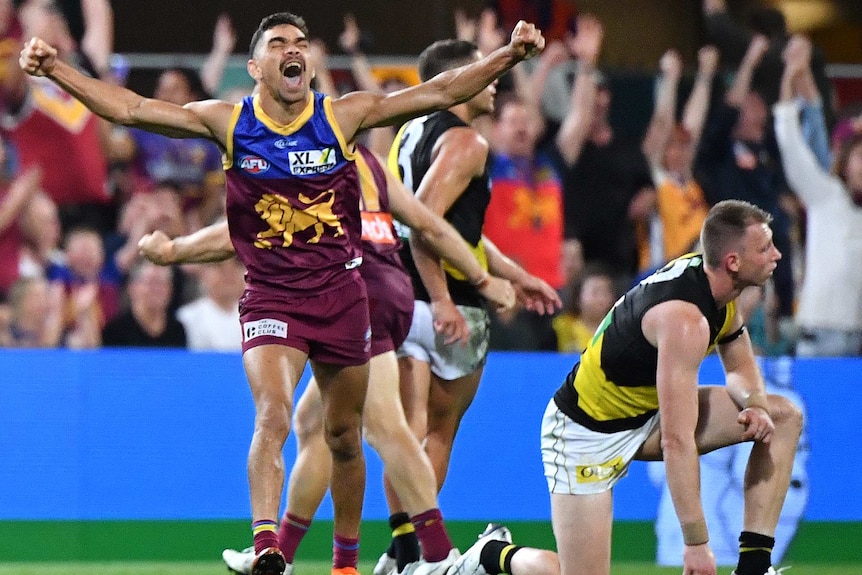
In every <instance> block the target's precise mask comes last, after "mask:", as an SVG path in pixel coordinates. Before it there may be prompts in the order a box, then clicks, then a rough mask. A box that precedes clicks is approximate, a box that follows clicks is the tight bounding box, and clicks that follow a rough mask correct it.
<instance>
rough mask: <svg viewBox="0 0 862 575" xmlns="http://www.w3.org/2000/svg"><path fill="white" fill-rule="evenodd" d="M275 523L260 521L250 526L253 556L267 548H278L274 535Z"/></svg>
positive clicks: (267, 520) (276, 538)
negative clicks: (252, 539) (252, 538)
mask: <svg viewBox="0 0 862 575" xmlns="http://www.w3.org/2000/svg"><path fill="white" fill-rule="evenodd" d="M275 527H276V524H275V521H273V520H272V519H261V520H260V521H255V522H254V523H252V524H251V532H252V534H253V535H254V554H255V555H257V554H258V553H260V552H261V551H263V550H264V549H266V548H267V547H278V536H277V535H276V534H275Z"/></svg>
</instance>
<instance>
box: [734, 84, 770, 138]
mask: <svg viewBox="0 0 862 575" xmlns="http://www.w3.org/2000/svg"><path fill="white" fill-rule="evenodd" d="M767 113H768V110H767V109H766V103H765V102H764V101H763V98H761V97H760V95H759V94H757V93H755V92H749V93H748V95H747V96H746V97H745V100H744V101H743V102H742V107H741V108H740V109H739V118H738V119H737V121H736V129H735V131H734V134H735V136H736V137H737V138H739V139H740V140H746V141H749V142H759V141H761V140H762V139H763V135H764V133H765V130H766V120H767Z"/></svg>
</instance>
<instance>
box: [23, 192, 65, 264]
mask: <svg viewBox="0 0 862 575" xmlns="http://www.w3.org/2000/svg"><path fill="white" fill-rule="evenodd" d="M20 225H21V231H22V232H23V234H24V237H25V238H26V240H27V242H29V243H30V244H31V245H34V246H38V247H39V248H44V249H45V250H48V249H53V248H56V247H57V246H59V245H60V239H61V237H62V234H63V230H62V226H61V224H60V215H59V213H58V212H57V204H55V203H54V200H52V199H51V198H49V197H48V196H46V195H45V194H41V193H40V194H36V195H35V196H33V197H32V198H31V199H30V201H29V202H28V204H27V207H25V208H24V212H23V213H22V214H21V220H20Z"/></svg>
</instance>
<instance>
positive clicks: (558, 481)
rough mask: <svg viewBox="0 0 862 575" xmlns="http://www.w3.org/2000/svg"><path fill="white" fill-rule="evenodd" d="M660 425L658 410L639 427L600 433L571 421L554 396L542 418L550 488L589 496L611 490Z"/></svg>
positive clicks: (560, 491) (543, 450)
mask: <svg viewBox="0 0 862 575" xmlns="http://www.w3.org/2000/svg"><path fill="white" fill-rule="evenodd" d="M658 426H659V414H658V413H656V414H655V415H654V416H652V417H651V418H650V419H649V420H648V421H647V422H646V423H644V424H643V425H642V426H641V427H638V428H637V429H628V430H626V431H618V432H615V433H599V432H598V431H593V430H591V429H587V428H586V427H584V426H583V425H580V424H579V423H575V422H574V421H572V420H571V418H569V416H567V415H566V414H565V413H563V412H562V411H560V408H559V407H557V404H556V403H555V402H554V399H553V398H551V401H550V402H549V403H548V408H547V409H546V410H545V415H544V417H543V418H542V463H543V465H544V467H545V479H547V481H548V491H550V492H551V493H561V494H568V495H587V494H590V493H601V492H603V491H607V490H608V489H611V488H612V487H613V486H614V485H616V483H617V482H618V481H619V480H620V479H622V478H623V477H625V476H626V473H628V468H629V463H631V460H632V458H633V457H634V456H635V453H637V451H638V449H640V447H641V445H643V444H644V442H645V441H646V440H647V437H649V436H650V434H651V433H653V432H654V431H655V430H656V429H658Z"/></svg>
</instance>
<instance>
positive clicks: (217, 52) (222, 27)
mask: <svg viewBox="0 0 862 575" xmlns="http://www.w3.org/2000/svg"><path fill="white" fill-rule="evenodd" d="M234 46H236V32H235V31H234V29H233V22H231V19H230V16H229V15H228V14H219V16H218V19H217V20H216V24H215V28H214V29H213V45H212V48H211V49H210V53H209V54H207V59H206V60H204V63H203V65H202V66H201V72H200V77H201V83H202V84H203V85H204V89H205V90H206V91H207V93H209V94H216V93H218V90H219V88H220V87H221V81H222V78H224V70H225V68H226V67H227V62H228V58H230V55H231V53H232V52H233V49H234Z"/></svg>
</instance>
